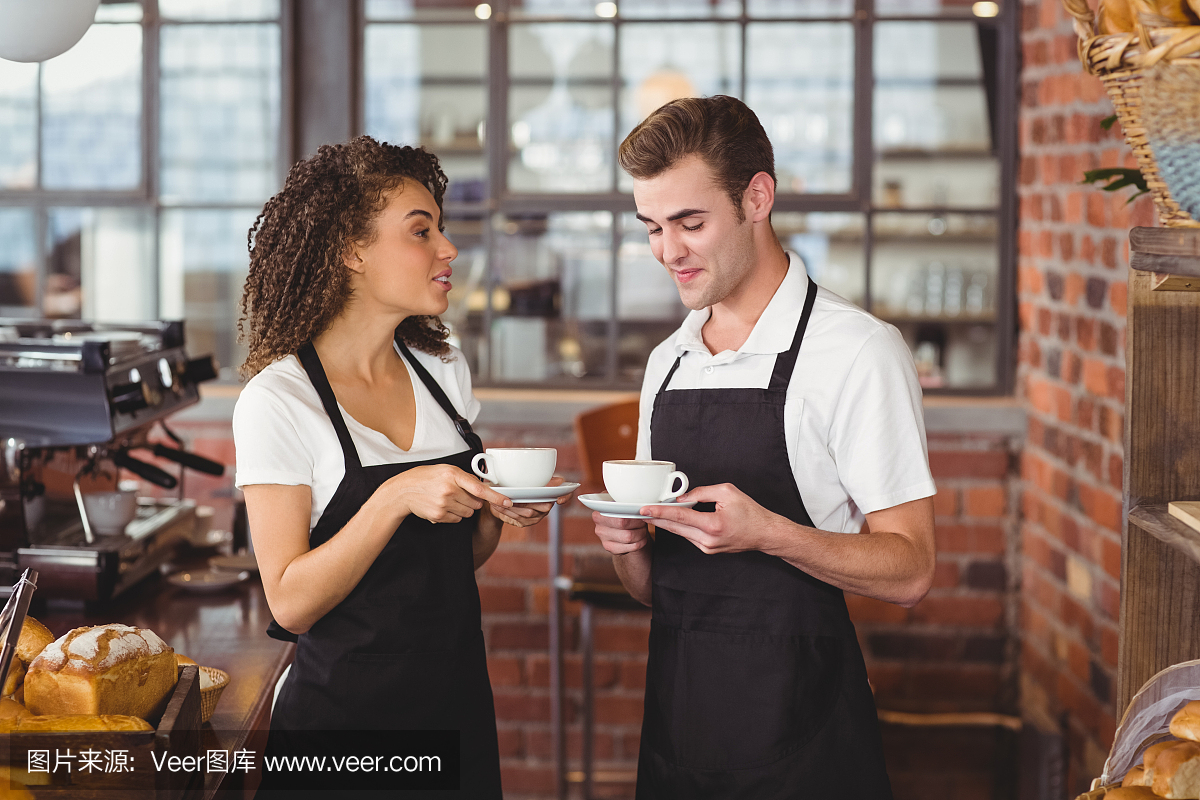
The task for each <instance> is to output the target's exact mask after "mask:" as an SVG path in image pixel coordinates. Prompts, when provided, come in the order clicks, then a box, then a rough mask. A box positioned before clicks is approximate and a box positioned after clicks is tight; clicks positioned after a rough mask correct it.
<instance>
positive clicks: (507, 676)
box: [487, 656, 522, 686]
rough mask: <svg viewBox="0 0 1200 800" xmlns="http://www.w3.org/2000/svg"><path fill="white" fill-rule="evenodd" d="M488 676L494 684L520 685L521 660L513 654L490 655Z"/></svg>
mask: <svg viewBox="0 0 1200 800" xmlns="http://www.w3.org/2000/svg"><path fill="white" fill-rule="evenodd" d="M487 668H488V677H489V678H490V679H491V681H492V686H520V685H521V683H522V678H521V661H520V659H518V658H514V657H512V656H488V660H487Z"/></svg>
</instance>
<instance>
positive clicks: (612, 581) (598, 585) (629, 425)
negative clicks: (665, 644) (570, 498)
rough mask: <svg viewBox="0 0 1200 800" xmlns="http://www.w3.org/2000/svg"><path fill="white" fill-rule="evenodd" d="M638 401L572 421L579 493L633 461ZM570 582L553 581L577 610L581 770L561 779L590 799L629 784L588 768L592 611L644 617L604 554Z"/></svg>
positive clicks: (579, 566) (578, 569) (627, 777)
mask: <svg viewBox="0 0 1200 800" xmlns="http://www.w3.org/2000/svg"><path fill="white" fill-rule="evenodd" d="M637 428H638V401H637V400H636V399H635V400H629V401H627V402H621V403H613V404H611V405H607V406H601V407H600V408H596V409H593V410H591V411H585V412H584V413H582V414H580V415H578V416H577V417H575V440H576V444H577V446H578V448H579V460H580V462H581V463H582V466H583V476H584V478H583V479H584V485H585V488H587V489H590V490H592V491H599V490H602V489H603V487H604V479H603V465H604V462H605V461H612V460H621V459H632V458H635V457H636V455H637ZM574 563H575V568H574V571H573V574H572V575H570V576H567V575H559V576H558V577H557V578H556V579H555V581H554V585H555V587H556V588H557V589H558V590H560V591H562V592H564V593H565V594H566V596H567V597H568V598H569V599H571V600H578V601H579V602H580V603H581V604H582V610H581V612H580V620H579V623H580V631H579V638H580V650H581V655H582V658H583V720H582V722H583V769H582V771H581V772H578V773H571V774H569V775H567V776H566V777H567V780H568V781H569V782H572V783H582V784H583V797H584V798H585V800H590V799H591V798H592V796H593V795H592V790H593V786H594V784H595V783H597V782H604V783H632V782H633V780H634V779H635V777H636V774H635V773H632V772H630V773H628V774H626V773H596V772H595V771H594V770H593V768H592V765H593V742H594V727H595V678H594V670H593V661H594V655H595V654H594V648H593V641H594V639H593V633H594V628H593V611H594V610H595V609H597V608H600V609H610V610H615V611H648V610H649V609H647V608H646V607H645V606H643V605H642V604H641V603H639V602H638V601H637V600H634V599H633V598H632V597H630V595H629V593H628V592H627V591H625V587H624V586H622V585H621V580H620V578H618V577H617V572H616V570H615V569H614V568H613V565H612V558H611V557H609V556H608V555H607V554H596V555H595V556H594V557H592V556H581V557H578V558H576V559H574Z"/></svg>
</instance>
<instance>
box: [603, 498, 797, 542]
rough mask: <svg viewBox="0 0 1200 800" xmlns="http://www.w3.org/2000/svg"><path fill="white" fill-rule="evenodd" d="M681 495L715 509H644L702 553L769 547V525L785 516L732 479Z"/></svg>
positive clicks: (673, 507)
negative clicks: (713, 505) (753, 498)
mask: <svg viewBox="0 0 1200 800" xmlns="http://www.w3.org/2000/svg"><path fill="white" fill-rule="evenodd" d="M679 499H680V500H695V501H697V502H700V503H715V504H716V510H715V511H713V512H711V513H707V514H706V513H704V512H702V511H694V510H692V509H690V508H681V507H679V506H646V507H644V508H643V509H642V510H641V513H642V514H645V515H647V516H650V517H653V518H654V519H653V520H651V521H652V522H653V523H654V525H655V527H659V528H663V529H664V530H668V531H670V532H671V533H675V534H678V535H680V536H682V537H683V538H685V539H687V540H688V541H689V542H691V543H692V544H694V545H696V547H698V548H700V551H701V552H703V553H741V552H744V551H746V550H766V549H767V542H768V538H769V537H768V536H766V534H767V533H768V531H769V529H770V528H771V527H772V526H774V525H775V524H776V523H778V522H779V521H781V520H784V519H785V518H784V517H781V516H780V515H778V514H775V513H773V512H771V511H768V510H767V509H765V508H763V507H762V506H760V505H759V504H758V503H756V502H754V501H753V500H752V499H750V497H749V496H748V495H747V494H746V493H745V492H743V491H741V490H740V489H738V488H737V487H736V486H734V485H733V484H731V483H722V484H718V485H716V486H700V487H698V488H696V489H692V490H691V491H690V492H688V493H687V494H684V495H680V496H679ZM597 532H599V531H597Z"/></svg>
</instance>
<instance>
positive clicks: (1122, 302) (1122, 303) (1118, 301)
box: [1108, 281, 1129, 317]
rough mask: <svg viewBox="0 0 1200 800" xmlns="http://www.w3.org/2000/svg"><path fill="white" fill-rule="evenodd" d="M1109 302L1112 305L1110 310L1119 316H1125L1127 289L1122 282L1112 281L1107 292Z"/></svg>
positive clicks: (1127, 300)
mask: <svg viewBox="0 0 1200 800" xmlns="http://www.w3.org/2000/svg"><path fill="white" fill-rule="evenodd" d="M1108 296H1109V301H1110V302H1111V303H1112V310H1113V311H1115V312H1116V313H1117V314H1118V315H1120V316H1122V317H1123V316H1125V312H1126V304H1127V303H1128V302H1129V299H1128V298H1129V292H1128V287H1127V286H1126V284H1125V283H1124V281H1120V282H1118V281H1113V284H1112V286H1111V287H1110V288H1109V290H1108Z"/></svg>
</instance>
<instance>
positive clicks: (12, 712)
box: [0, 697, 29, 719]
mask: <svg viewBox="0 0 1200 800" xmlns="http://www.w3.org/2000/svg"><path fill="white" fill-rule="evenodd" d="M28 716H29V709H27V708H26V707H25V706H23V705H21V704H20V703H18V702H17V701H16V700H10V699H9V698H7V697H5V698H2V699H0V719H20V718H21V717H28Z"/></svg>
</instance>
